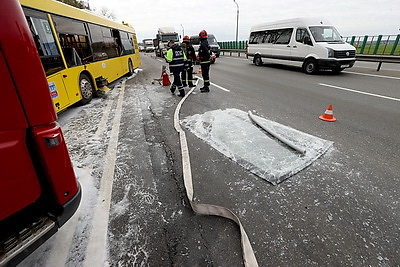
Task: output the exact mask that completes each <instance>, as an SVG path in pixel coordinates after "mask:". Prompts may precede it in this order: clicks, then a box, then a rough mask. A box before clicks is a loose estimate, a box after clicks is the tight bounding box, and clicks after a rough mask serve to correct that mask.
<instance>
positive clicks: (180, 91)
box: [178, 89, 185, 97]
mask: <svg viewBox="0 0 400 267" xmlns="http://www.w3.org/2000/svg"><path fill="white" fill-rule="evenodd" d="M178 96H180V97H184V96H185V89H179V95H178Z"/></svg>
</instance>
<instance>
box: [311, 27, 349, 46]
mask: <svg viewBox="0 0 400 267" xmlns="http://www.w3.org/2000/svg"><path fill="white" fill-rule="evenodd" d="M310 31H311V34H312V35H313V37H314V40H315V41H316V42H343V41H342V37H341V36H340V34H339V32H338V31H337V30H336V29H335V27H332V26H311V27H310Z"/></svg>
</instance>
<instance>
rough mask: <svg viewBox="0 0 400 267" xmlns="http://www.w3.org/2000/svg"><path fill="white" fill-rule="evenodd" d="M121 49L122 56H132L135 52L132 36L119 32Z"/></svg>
mask: <svg viewBox="0 0 400 267" xmlns="http://www.w3.org/2000/svg"><path fill="white" fill-rule="evenodd" d="M120 36H121V43H122V48H123V50H124V55H128V54H134V53H135V50H134V49H133V45H132V35H131V34H130V33H127V32H123V31H120Z"/></svg>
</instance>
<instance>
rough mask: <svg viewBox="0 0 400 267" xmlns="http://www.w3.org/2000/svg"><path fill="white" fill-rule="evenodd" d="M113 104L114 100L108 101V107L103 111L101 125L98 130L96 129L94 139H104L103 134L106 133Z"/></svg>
mask: <svg viewBox="0 0 400 267" xmlns="http://www.w3.org/2000/svg"><path fill="white" fill-rule="evenodd" d="M112 105H113V101H109V102H108V103H107V106H106V109H105V111H104V112H103V116H102V117H101V120H100V123H99V126H98V127H97V131H96V133H95V135H94V137H93V139H96V140H102V139H103V134H104V131H105V129H106V126H107V121H108V117H109V115H110V111H111V107H112Z"/></svg>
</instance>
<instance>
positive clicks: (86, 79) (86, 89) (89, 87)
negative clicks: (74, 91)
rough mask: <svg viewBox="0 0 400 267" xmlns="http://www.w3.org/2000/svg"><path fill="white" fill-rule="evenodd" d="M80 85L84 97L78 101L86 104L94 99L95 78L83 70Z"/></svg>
mask: <svg viewBox="0 0 400 267" xmlns="http://www.w3.org/2000/svg"><path fill="white" fill-rule="evenodd" d="M78 86H79V91H80V92H81V96H82V99H81V100H80V101H79V102H78V103H79V104H80V105H85V104H87V103H89V102H90V101H92V98H93V95H94V92H95V87H94V83H93V79H92V77H91V75H90V74H89V73H88V72H82V73H81V74H80V75H79V81H78Z"/></svg>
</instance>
